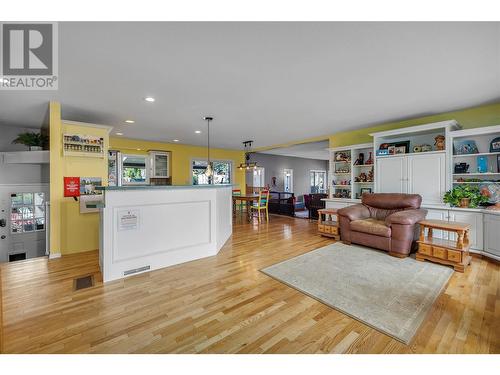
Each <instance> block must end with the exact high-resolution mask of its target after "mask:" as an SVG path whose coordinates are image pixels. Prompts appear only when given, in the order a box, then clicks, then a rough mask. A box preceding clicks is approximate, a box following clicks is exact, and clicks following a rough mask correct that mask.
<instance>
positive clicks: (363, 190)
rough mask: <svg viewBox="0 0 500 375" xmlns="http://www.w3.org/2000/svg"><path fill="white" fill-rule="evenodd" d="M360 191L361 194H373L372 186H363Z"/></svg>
mask: <svg viewBox="0 0 500 375" xmlns="http://www.w3.org/2000/svg"><path fill="white" fill-rule="evenodd" d="M359 191H360V195H363V194H371V193H372V188H361V189H359Z"/></svg>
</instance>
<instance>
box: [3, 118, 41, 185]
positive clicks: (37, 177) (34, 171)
mask: <svg viewBox="0 0 500 375" xmlns="http://www.w3.org/2000/svg"><path fill="white" fill-rule="evenodd" d="M25 131H40V129H27V128H19V127H15V126H4V125H0V152H9V151H27V150H28V148H27V147H26V146H24V145H14V144H12V141H13V140H14V139H15V138H16V137H17V135H18V134H19V133H22V132H25ZM2 160H3V159H1V158H0V184H36V183H48V182H49V178H50V177H49V176H50V172H49V165H48V164H43V165H39V164H3V162H2Z"/></svg>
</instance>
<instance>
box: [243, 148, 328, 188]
mask: <svg viewBox="0 0 500 375" xmlns="http://www.w3.org/2000/svg"><path fill="white" fill-rule="evenodd" d="M251 161H253V162H257V164H258V165H259V167H264V168H265V176H264V177H265V183H266V185H267V184H269V185H270V186H271V189H273V190H277V191H283V182H284V173H283V170H284V169H293V193H294V194H295V195H296V196H298V195H303V194H309V193H310V190H311V189H310V175H309V173H310V171H312V170H323V171H327V172H328V161H326V160H315V159H305V158H295V157H291V156H279V155H270V154H257V153H255V154H252V156H251ZM272 177H276V186H277V187H276V188H273V187H272V184H271V178H272ZM246 181H247V185H251V184H252V177H251V174H250V175H249V176H247V178H246Z"/></svg>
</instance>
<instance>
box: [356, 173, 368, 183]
mask: <svg viewBox="0 0 500 375" xmlns="http://www.w3.org/2000/svg"><path fill="white" fill-rule="evenodd" d="M366 178H367V177H366V173H364V172H361V173H360V174H359V176H358V177H357V179H358V181H357V182H366Z"/></svg>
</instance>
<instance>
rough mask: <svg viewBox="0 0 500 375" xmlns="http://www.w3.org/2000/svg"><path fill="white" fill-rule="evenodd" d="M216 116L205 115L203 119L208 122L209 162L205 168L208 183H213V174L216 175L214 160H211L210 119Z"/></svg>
mask: <svg viewBox="0 0 500 375" xmlns="http://www.w3.org/2000/svg"><path fill="white" fill-rule="evenodd" d="M213 119H214V118H213V117H210V116H205V117H203V120H205V121H206V122H207V154H208V155H207V156H208V158H207V159H208V162H207V169H206V170H205V176H207V177H208V183H209V184H212V183H213V181H212V176H213V175H214V170H213V168H212V162H211V161H210V121H212V120H213Z"/></svg>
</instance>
